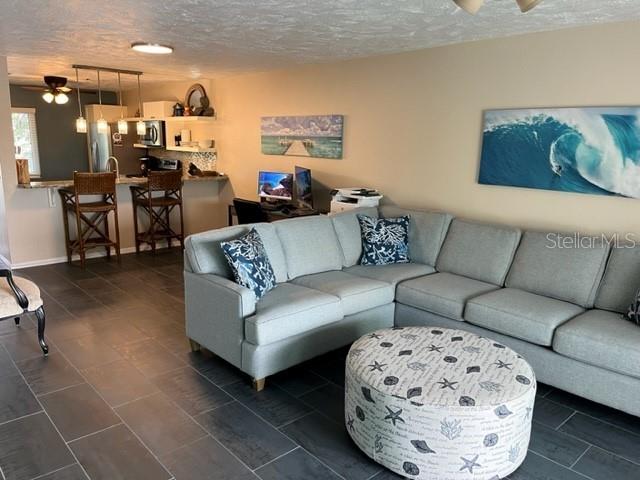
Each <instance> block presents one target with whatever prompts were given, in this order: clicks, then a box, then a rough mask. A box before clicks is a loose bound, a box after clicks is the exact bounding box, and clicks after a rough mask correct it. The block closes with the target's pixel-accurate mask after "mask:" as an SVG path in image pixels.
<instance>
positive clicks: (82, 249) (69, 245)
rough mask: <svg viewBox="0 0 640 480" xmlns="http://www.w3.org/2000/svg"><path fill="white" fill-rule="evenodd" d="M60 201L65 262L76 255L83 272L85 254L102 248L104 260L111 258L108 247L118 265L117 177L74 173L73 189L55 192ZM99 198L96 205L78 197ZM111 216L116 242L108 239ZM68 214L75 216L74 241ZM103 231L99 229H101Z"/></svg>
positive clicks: (109, 173)
mask: <svg viewBox="0 0 640 480" xmlns="http://www.w3.org/2000/svg"><path fill="white" fill-rule="evenodd" d="M58 191H59V193H60V198H61V199H62V216H63V220H64V233H65V241H66V242H65V243H66V249H67V261H68V262H69V263H71V257H72V255H73V254H74V253H75V252H78V253H79V255H80V265H81V266H82V267H83V268H84V265H85V260H86V252H87V250H89V249H91V248H96V247H104V248H105V250H106V253H107V258H111V247H113V248H114V249H115V251H116V255H117V257H118V261H120V228H119V226H118V198H117V196H116V174H115V173H114V172H108V173H81V172H74V173H73V189H66V188H61V189H60V190H58ZM89 195H92V196H96V195H101V196H102V199H101V200H97V201H95V200H94V201H86V202H82V201H81V196H89ZM110 212H113V215H114V223H115V234H116V239H115V241H114V240H112V239H111V238H110V237H109V213H110ZM69 214H72V215H73V216H75V222H76V238H75V240H71V238H70V232H69ZM101 227H102V229H101Z"/></svg>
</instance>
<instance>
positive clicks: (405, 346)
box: [345, 327, 536, 480]
mask: <svg viewBox="0 0 640 480" xmlns="http://www.w3.org/2000/svg"><path fill="white" fill-rule="evenodd" d="M535 393H536V380H535V375H534V373H533V370H532V369H531V367H530V366H529V364H528V363H527V362H526V361H525V360H524V359H523V358H522V357H521V356H520V355H518V354H517V353H515V352H514V351H513V350H511V349H509V348H507V347H505V346H504V345H501V344H499V343H497V342H494V341H493V340H490V339H488V338H484V337H480V336H478V335H474V334H472V333H468V332H464V331H461V330H449V329H444V328H431V327H395V328H392V329H386V330H378V331H376V332H374V333H371V334H368V335H366V336H364V337H362V338H360V339H359V340H357V341H356V342H355V343H354V344H353V345H352V347H351V349H350V350H349V355H348V357H347V364H346V379H345V422H346V427H347V431H348V432H349V435H350V436H351V438H352V439H353V441H354V442H355V443H356V444H357V445H358V447H359V448H360V449H361V450H362V451H363V452H365V453H366V454H367V455H369V456H370V457H371V458H372V459H373V460H375V461H376V462H378V463H380V464H382V465H384V466H385V467H387V468H388V469H390V470H392V471H393V472H396V473H398V474H400V475H402V476H404V477H408V478H416V479H429V480H449V479H451V480H453V479H471V478H473V479H474V480H483V479H486V480H490V479H491V480H496V479H499V478H503V477H505V476H506V475H508V474H510V473H511V472H513V471H514V470H515V469H516V468H518V466H519V465H520V464H521V463H522V461H523V460H524V458H525V456H526V454H527V447H528V445H529V436H530V434H531V416H532V413H533V403H534V400H535Z"/></svg>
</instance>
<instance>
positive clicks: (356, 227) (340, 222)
mask: <svg viewBox="0 0 640 480" xmlns="http://www.w3.org/2000/svg"><path fill="white" fill-rule="evenodd" d="M358 215H366V216H367V217H373V218H378V209H377V208H376V207H366V208H355V209H353V210H348V211H346V212H341V213H336V214H335V215H331V217H330V218H331V221H332V222H333V228H335V230H336V234H337V235H338V240H339V241H340V247H341V248H342V256H343V259H342V265H343V266H344V267H353V266H354V265H358V263H360V257H361V256H362V234H361V231H360V223H359V222H358Z"/></svg>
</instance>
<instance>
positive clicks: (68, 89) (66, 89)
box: [58, 87, 71, 93]
mask: <svg viewBox="0 0 640 480" xmlns="http://www.w3.org/2000/svg"><path fill="white" fill-rule="evenodd" d="M58 90H60V91H61V92H64V93H69V92H70V91H71V89H70V88H69V87H58Z"/></svg>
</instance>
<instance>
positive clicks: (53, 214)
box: [12, 174, 228, 268]
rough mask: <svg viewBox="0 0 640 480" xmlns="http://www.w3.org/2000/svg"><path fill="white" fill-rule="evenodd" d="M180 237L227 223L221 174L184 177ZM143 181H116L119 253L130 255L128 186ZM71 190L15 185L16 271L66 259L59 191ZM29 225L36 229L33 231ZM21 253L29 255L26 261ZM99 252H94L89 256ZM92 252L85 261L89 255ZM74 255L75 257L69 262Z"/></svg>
mask: <svg viewBox="0 0 640 480" xmlns="http://www.w3.org/2000/svg"><path fill="white" fill-rule="evenodd" d="M183 181H184V185H183V202H184V205H183V207H184V233H185V235H189V234H191V233H195V232H200V231H205V230H209V229H211V228H216V227H220V226H223V225H224V224H225V223H226V203H225V202H223V201H222V200H221V193H222V191H223V189H224V188H225V186H226V185H227V184H228V177H227V176H226V175H222V174H221V175H218V176H202V177H196V176H191V175H184V176H183ZM146 183H147V178H145V177H127V176H124V175H121V176H119V177H118V179H117V181H116V185H117V186H116V195H117V199H118V207H117V209H118V216H119V227H120V243H121V251H122V253H129V252H134V251H135V231H134V218H133V205H132V202H131V194H130V192H129V187H131V186H136V185H145V184H146ZM69 187H73V180H70V179H69V180H66V179H65V180H50V181H32V182H30V183H28V184H24V185H16V189H15V191H14V193H13V197H14V199H15V200H16V204H17V205H19V206H20V208H19V210H18V211H16V212H15V213H16V215H19V221H18V222H16V225H17V228H15V229H13V231H12V236H13V237H14V238H15V239H16V241H15V247H14V249H13V250H14V252H15V254H13V256H14V259H12V260H13V264H14V266H16V267H18V268H19V267H22V266H29V265H32V264H47V263H59V262H64V261H66V260H67V256H66V249H65V233H64V225H63V222H62V219H63V216H62V207H61V201H60V197H59V195H58V190H60V189H64V188H69ZM34 226H35V227H36V228H35V229H34ZM22 251H25V252H26V251H30V252H31V253H30V254H29V256H28V257H27V255H26V254H25V255H24V256H22V255H21V252H22ZM98 254H103V252H102V251H100V252H98V251H95V252H94V253H93V255H98ZM91 255H92V254H91V253H90V254H89V257H91ZM76 258H77V256H74V260H75V259H76Z"/></svg>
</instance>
